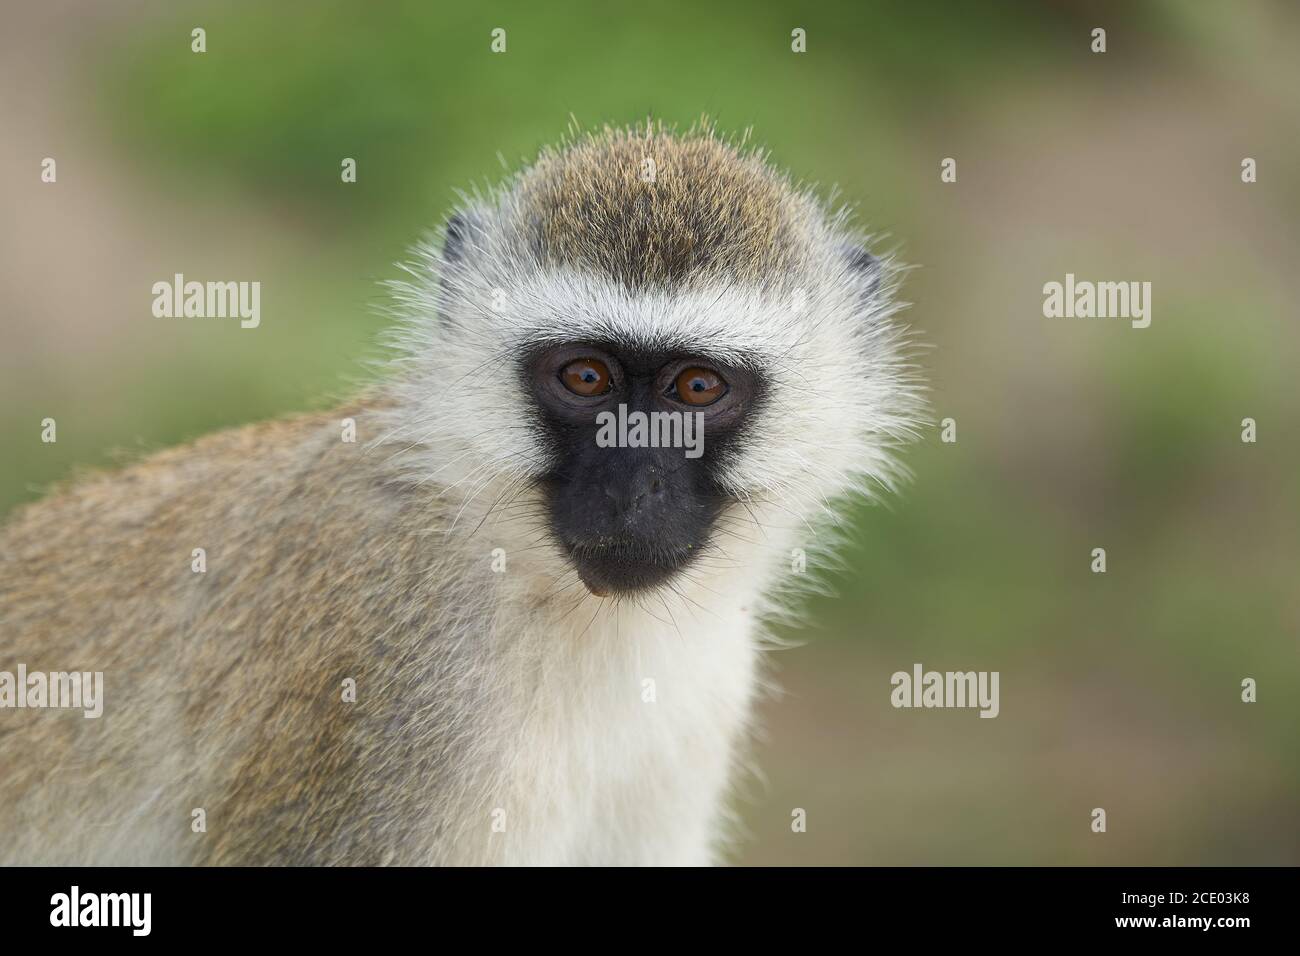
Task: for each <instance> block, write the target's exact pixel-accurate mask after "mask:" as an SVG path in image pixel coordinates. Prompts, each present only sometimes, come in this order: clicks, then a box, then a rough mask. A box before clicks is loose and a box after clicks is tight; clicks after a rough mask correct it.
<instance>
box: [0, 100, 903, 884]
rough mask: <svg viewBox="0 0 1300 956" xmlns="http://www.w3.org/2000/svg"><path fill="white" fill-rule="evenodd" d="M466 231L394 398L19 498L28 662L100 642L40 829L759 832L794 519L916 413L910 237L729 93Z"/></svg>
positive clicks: (552, 854) (530, 183) (402, 332)
mask: <svg viewBox="0 0 1300 956" xmlns="http://www.w3.org/2000/svg"><path fill="white" fill-rule="evenodd" d="M647 160H650V161H652V162H651V163H649V164H648V163H647V162H646V161H647ZM648 170H649V171H650V174H649V175H647V171H648ZM438 238H439V240H440V241H437V242H432V243H430V244H429V245H427V246H425V247H423V248H421V249H419V252H418V261H416V262H415V263H414V264H413V265H411V266H409V267H408V271H409V273H410V278H409V280H407V281H403V282H400V283H395V284H394V295H395V301H396V303H397V305H396V309H395V311H397V312H398V313H399V314H400V322H399V323H398V331H397V332H396V333H395V336H394V345H395V348H396V353H395V357H394V358H393V360H392V362H391V367H390V368H389V374H388V375H387V376H386V378H385V380H384V381H383V383H382V384H380V385H377V386H375V387H374V388H373V390H372V391H371V392H370V393H369V394H367V395H366V396H365V397H364V398H362V399H361V400H360V401H358V402H356V403H355V404H353V405H349V406H347V407H344V408H340V409H337V410H335V411H331V412H329V413H328V414H312V415H305V416H302V417H296V418H291V419H288V420H284V421H276V422H271V423H267V424H260V425H252V426H249V427H245V428H240V429H236V430H233V431H226V432H222V433H220V434H216V435H212V436H210V437H207V438H204V439H202V440H200V441H197V442H194V443H193V444H190V445H187V446H185V447H181V448H176V449H172V450H169V451H165V452H163V453H161V454H157V455H155V456H153V457H151V458H148V459H147V460H145V461H143V462H141V463H139V464H136V465H134V466H133V467H129V468H127V469H126V470H123V471H120V472H118V473H114V474H104V475H100V476H98V477H92V478H90V479H85V480H81V481H80V482H78V483H75V484H73V485H71V486H70V487H68V488H65V489H64V490H62V491H61V492H60V493H58V494H57V495H55V496H53V497H50V498H48V499H46V500H44V501H41V502H38V503H35V504H32V505H29V506H27V507H25V508H23V509H20V510H19V511H18V512H17V514H16V515H14V516H13V518H12V519H11V520H10V522H9V523H8V525H7V527H6V528H5V529H4V531H3V534H2V536H0V622H2V624H0V671H8V672H11V673H13V672H14V671H15V668H16V666H17V665H19V664H22V665H25V667H26V670H27V672H28V673H29V674H30V673H34V672H63V671H73V670H76V671H87V672H95V671H100V672H103V675H104V678H103V692H102V697H103V700H102V708H103V713H102V716H101V717H99V718H97V719H87V718H86V717H84V716H83V714H82V712H81V711H79V710H67V709H49V708H47V709H39V708H35V707H28V708H24V709H18V708H16V707H13V706H6V707H4V708H2V709H0V857H2V858H3V859H4V860H5V861H6V862H24V863H43V864H87V863H146V862H157V863H178V864H489V863H503V864H708V863H713V862H716V861H719V860H721V859H724V858H725V856H724V854H725V850H726V845H727V842H728V839H729V832H730V831H729V826H728V821H729V817H728V813H727V806H726V803H725V798H726V794H727V789H728V784H729V781H730V780H731V778H732V777H733V774H734V772H735V771H736V767H737V762H738V755H739V754H741V753H742V752H743V749H744V748H743V744H744V741H745V737H746V730H747V726H748V722H749V721H750V718H751V708H752V705H753V700H754V696H755V689H756V685H757V679H758V671H759V655H760V651H761V648H762V646H763V643H764V626H763V622H764V621H770V620H771V619H772V615H773V614H774V613H778V612H779V611H780V609H781V607H782V606H784V601H785V598H784V597H783V595H786V594H788V593H789V589H790V588H791V587H797V586H798V584H799V583H800V581H801V580H803V579H804V577H805V576H804V575H800V574H795V573H792V569H791V567H792V562H791V555H792V553H795V552H796V550H797V549H801V548H813V547H815V541H816V539H815V536H816V535H817V534H818V533H819V532H820V533H821V534H822V535H823V536H824V534H825V530H826V528H827V527H828V526H827V524H826V519H827V517H828V516H831V515H832V510H831V509H832V503H834V502H836V501H837V500H839V499H842V498H843V497H844V496H846V495H852V494H861V493H866V494H873V493H875V490H876V489H879V488H888V487H889V486H891V485H892V484H893V483H894V481H895V479H896V478H897V477H898V476H899V474H900V466H899V465H898V464H897V461H896V452H897V449H898V447H899V446H900V445H901V444H902V443H904V442H906V441H907V440H908V439H910V438H911V437H913V436H914V433H915V431H916V428H917V426H918V422H919V419H920V415H921V408H922V402H921V397H920V394H921V386H920V384H919V382H918V380H917V376H916V373H915V371H914V368H913V365H912V363H911V360H910V359H909V355H908V352H909V349H908V344H907V343H908V336H907V333H906V331H905V329H904V328H903V327H902V326H901V325H900V324H899V323H898V322H897V321H896V319H895V318H894V313H895V311H896V307H895V306H894V305H893V304H891V303H892V292H893V289H894V287H895V285H896V282H895V278H894V277H895V276H896V275H897V269H895V268H893V267H891V266H890V264H889V262H888V261H887V260H885V259H878V258H876V257H874V256H872V255H870V254H869V253H868V252H867V251H866V250H865V249H864V248H863V245H862V239H861V237H860V236H859V235H857V234H856V233H855V232H854V231H853V229H852V227H851V225H850V223H849V220H848V217H847V215H846V214H845V213H844V212H843V211H840V210H836V209H833V208H830V207H829V206H828V205H827V204H826V203H825V202H823V201H822V200H820V199H818V198H817V197H816V196H815V195H814V194H813V193H812V192H811V191H809V190H806V189H803V188H801V187H797V186H795V185H794V184H792V182H791V181H790V180H789V179H788V178H787V177H786V176H785V175H784V174H782V173H780V172H778V171H776V170H775V169H774V168H773V167H772V166H771V165H770V163H769V161H768V160H767V159H766V157H765V156H764V155H763V154H761V153H759V152H756V151H754V150H752V149H750V148H748V147H746V146H745V144H744V143H743V142H742V143H739V144H737V143H736V142H734V141H732V140H727V139H724V138H720V137H718V136H717V135H716V134H715V133H714V132H712V131H711V129H709V128H708V127H707V126H700V127H695V128H692V129H691V130H688V131H686V132H675V131H672V130H668V129H665V128H663V127H662V126H658V125H654V124H646V125H642V126H637V127H634V128H629V129H605V130H603V131H600V132H594V133H587V134H580V135H575V136H572V137H570V138H568V139H566V140H565V141H564V142H563V143H562V144H561V145H560V146H558V147H554V148H548V149H546V150H544V151H543V152H542V153H541V155H540V156H539V158H538V159H537V160H536V162H535V163H534V164H532V165H531V166H529V167H527V168H525V169H523V170H522V171H521V172H519V173H517V174H516V175H514V176H513V177H512V178H510V179H509V180H508V181H507V182H505V183H504V184H503V185H502V186H501V187H499V188H498V189H497V190H496V191H494V192H493V193H492V194H490V195H487V196H477V197H473V198H470V199H468V200H466V201H465V203H464V204H463V207H462V208H460V209H459V210H458V211H456V212H455V214H454V215H453V216H451V217H450V219H449V220H448V223H447V225H446V227H445V229H444V230H443V232H442V235H441V236H440V237H438ZM620 406H623V408H622V412H621V414H624V415H625V416H627V415H630V414H631V413H633V412H642V413H646V414H649V413H652V412H663V413H679V414H680V415H683V416H691V422H692V423H693V424H695V425H698V427H699V429H701V430H700V431H699V434H700V435H702V436H703V443H702V453H701V454H698V455H697V456H695V457H691V456H689V455H687V454H686V452H687V451H688V450H689V449H685V448H683V447H671V446H672V445H673V444H674V442H673V441H672V440H671V439H672V438H673V437H674V435H677V434H679V433H678V432H676V431H674V429H675V428H676V427H677V424H676V422H675V421H674V422H673V423H672V426H671V427H668V428H665V429H659V431H658V432H657V434H658V435H659V437H661V438H663V437H664V436H665V435H666V436H667V438H668V440H664V441H658V442H653V443H652V442H649V441H646V440H644V439H645V437H646V436H645V434H644V431H645V430H644V429H642V433H641V435H640V438H641V439H642V440H641V441H640V442H639V443H638V440H637V435H636V434H634V432H635V429H628V430H627V432H628V433H627V435H617V434H615V435H613V436H611V434H610V432H611V431H613V432H618V429H612V430H611V429H609V428H608V427H607V424H608V421H609V418H608V416H602V415H601V413H620V412H619V407H620ZM697 415H698V417H695V416H697ZM346 419H351V420H353V421H354V422H355V426H356V430H357V440H356V441H345V440H343V427H344V426H343V425H341V423H343V422H344V420H346ZM670 419H671V416H670V417H667V418H665V417H664V416H660V419H659V423H660V424H661V423H662V422H665V421H670ZM684 420H685V419H682V421H684ZM651 427H652V428H658V425H657V424H656V425H652V426H651ZM602 428H605V430H606V431H605V438H606V440H604V441H601V440H599V439H600V438H601V434H600V432H601V429H602ZM611 437H613V438H615V439H618V440H616V441H613V444H612V445H611V440H610V439H611ZM665 446H667V447H665ZM196 549H203V550H202V552H201V554H202V557H203V561H202V562H196V560H195V558H194V556H195V555H196V554H200V552H198V551H196ZM199 564H201V565H202V566H201V567H200V566H199ZM14 689H15V692H17V693H21V692H22V690H23V689H22V688H21V687H18V688H14Z"/></svg>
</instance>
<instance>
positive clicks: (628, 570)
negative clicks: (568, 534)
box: [571, 554, 685, 598]
mask: <svg viewBox="0 0 1300 956" xmlns="http://www.w3.org/2000/svg"><path fill="white" fill-rule="evenodd" d="M571 560H572V561H573V566H574V570H576V571H577V572H578V577H579V578H580V579H581V580H582V583H583V585H584V586H585V587H586V588H587V590H588V591H590V592H591V593H592V594H593V595H594V596H596V597H600V598H603V597H611V596H616V595H628V594H639V593H642V592H645V591H653V590H654V589H655V588H659V587H663V586H664V585H666V584H667V583H668V582H669V581H671V580H672V579H673V578H675V577H676V576H677V574H678V573H679V572H680V571H681V569H682V566H683V565H684V564H685V562H684V561H662V560H645V559H642V558H638V557H630V556H626V555H620V554H602V555H600V556H599V557H596V556H593V555H581V554H574V555H572V556H571Z"/></svg>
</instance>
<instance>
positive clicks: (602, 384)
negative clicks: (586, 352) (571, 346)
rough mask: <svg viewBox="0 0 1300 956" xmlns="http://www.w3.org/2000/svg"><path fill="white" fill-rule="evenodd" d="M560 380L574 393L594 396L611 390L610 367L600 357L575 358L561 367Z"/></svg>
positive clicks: (585, 396) (587, 396)
mask: <svg viewBox="0 0 1300 956" xmlns="http://www.w3.org/2000/svg"><path fill="white" fill-rule="evenodd" d="M560 381H561V382H563V383H564V387H565V388H567V389H568V390H569V391H571V392H572V393H573V394H574V395H581V396H582V397H583V398H592V397H594V396H596V395H604V394H605V393H606V392H608V391H609V387H610V380H609V368H608V367H607V366H606V365H605V363H604V362H602V361H601V360H600V359H594V358H583V359H575V360H574V361H572V362H570V363H569V364H568V365H566V366H564V368H562V369H560Z"/></svg>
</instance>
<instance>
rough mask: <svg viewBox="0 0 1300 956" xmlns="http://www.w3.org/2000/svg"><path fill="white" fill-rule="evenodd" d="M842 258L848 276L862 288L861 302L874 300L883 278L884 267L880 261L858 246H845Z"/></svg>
mask: <svg viewBox="0 0 1300 956" xmlns="http://www.w3.org/2000/svg"><path fill="white" fill-rule="evenodd" d="M844 258H845V261H846V262H847V263H848V269H849V276H850V277H851V278H852V279H853V280H854V281H857V282H858V283H860V284H861V286H862V298H863V300H864V301H869V300H871V299H873V298H875V295H876V293H877V292H879V291H880V286H881V283H882V282H883V281H884V278H885V267H884V266H883V265H881V263H880V260H879V259H877V258H876V257H875V256H873V255H872V254H871V253H870V252H868V251H867V250H866V249H865V248H864V247H863V246H858V245H846V246H845V247H844Z"/></svg>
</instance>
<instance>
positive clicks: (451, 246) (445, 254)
mask: <svg viewBox="0 0 1300 956" xmlns="http://www.w3.org/2000/svg"><path fill="white" fill-rule="evenodd" d="M468 231H469V220H468V219H467V218H466V216H465V213H463V212H458V213H456V214H455V215H453V216H452V217H451V218H450V219H448V220H447V228H446V230H445V231H444V232H443V237H442V259H443V261H444V262H449V263H455V262H461V261H462V260H463V259H464V258H465V239H466V235H465V234H466V233H467V232H468Z"/></svg>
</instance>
